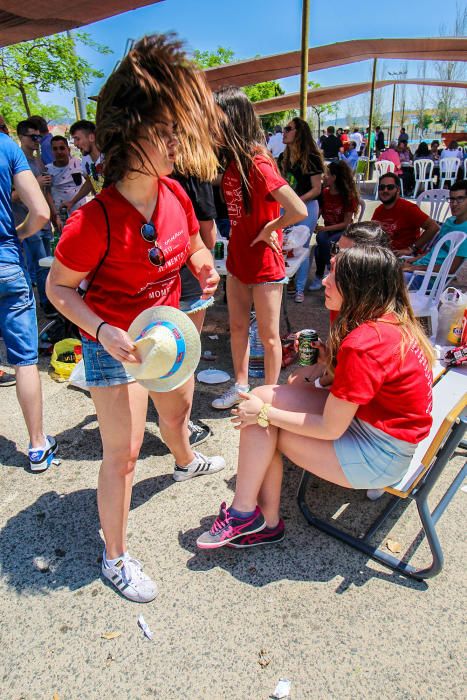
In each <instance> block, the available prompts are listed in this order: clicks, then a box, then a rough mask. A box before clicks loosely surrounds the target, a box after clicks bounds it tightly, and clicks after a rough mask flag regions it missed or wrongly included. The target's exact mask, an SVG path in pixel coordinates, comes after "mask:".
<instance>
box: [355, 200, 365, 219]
mask: <svg viewBox="0 0 467 700" xmlns="http://www.w3.org/2000/svg"><path fill="white" fill-rule="evenodd" d="M365 209H366V203H365V200H364V199H359V200H358V207H357V211H356V213H355V221H357V222H358V221H361V220H362V219H363V215H364V213H365Z"/></svg>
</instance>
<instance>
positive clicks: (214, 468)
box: [172, 452, 225, 481]
mask: <svg viewBox="0 0 467 700" xmlns="http://www.w3.org/2000/svg"><path fill="white" fill-rule="evenodd" d="M194 455H195V458H194V460H193V461H192V462H190V464H187V466H186V467H179V466H178V464H176V465H175V469H174V473H173V475H172V476H173V479H174V481H186V480H187V479H192V478H193V477H194V476H208V475H209V474H215V473H216V472H220V471H222V469H225V459H224V458H223V457H205V456H204V455H202V454H201V452H195V453H194Z"/></svg>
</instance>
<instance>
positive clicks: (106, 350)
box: [49, 35, 225, 602]
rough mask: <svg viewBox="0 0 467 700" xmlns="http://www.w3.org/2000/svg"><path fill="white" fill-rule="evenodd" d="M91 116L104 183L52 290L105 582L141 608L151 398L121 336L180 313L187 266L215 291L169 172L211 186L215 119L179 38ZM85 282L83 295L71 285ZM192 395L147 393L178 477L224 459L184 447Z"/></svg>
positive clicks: (139, 62)
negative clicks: (98, 441) (81, 431)
mask: <svg viewBox="0 0 467 700" xmlns="http://www.w3.org/2000/svg"><path fill="white" fill-rule="evenodd" d="M96 121H97V130H96V138H97V143H98V144H99V148H100V149H101V151H102V153H104V156H105V159H104V173H105V176H106V178H107V180H108V181H109V186H108V187H106V188H104V189H103V190H102V192H101V193H100V194H99V195H97V197H95V198H94V199H93V200H92V201H90V202H88V203H87V204H85V205H84V206H83V207H81V208H80V209H78V210H77V211H76V212H75V213H74V214H73V215H72V216H71V217H70V219H69V220H68V221H67V223H66V225H65V227H64V230H63V233H62V236H61V238H60V241H59V244H58V246H57V249H56V253H55V255H56V257H55V260H54V263H53V265H52V268H51V271H50V278H49V289H50V293H51V295H52V298H53V300H54V302H55V303H56V305H57V306H58V307H59V308H60V311H61V312H62V313H63V314H64V315H65V316H67V317H68V318H69V319H70V320H71V321H73V322H74V323H75V324H76V325H77V326H78V327H79V328H80V329H81V333H82V349H83V359H84V364H85V374H86V381H87V384H88V386H89V388H90V391H91V396H92V399H93V401H94V405H95V407H96V413H97V418H98V421H99V428H100V433H101V437H102V444H103V461H102V465H101V469H100V474H99V485H98V506H99V515H100V521H101V525H102V529H103V533H104V539H105V550H104V556H103V562H102V575H103V577H104V578H105V579H106V580H107V581H109V582H110V584H111V585H114V586H115V587H116V588H117V589H118V590H119V591H120V592H121V593H122V595H124V596H125V597H127V598H129V599H130V600H133V601H137V602H149V601H150V600H152V599H153V598H154V597H155V596H156V594H157V588H156V584H155V583H154V582H153V581H152V579H151V578H150V577H149V576H148V575H147V574H146V573H144V571H143V568H142V565H141V563H140V562H138V561H137V560H136V559H133V558H132V557H131V556H130V555H129V554H128V552H127V543H126V526H127V519H128V513H129V507H130V500H131V492H132V482H133V477H134V471H135V464H136V460H137V458H138V455H139V451H140V447H141V444H142V441H143V437H144V432H145V424H146V412H147V404H148V392H147V390H146V389H144V388H143V387H142V386H141V385H140V384H138V383H135V382H134V381H133V379H132V378H131V376H130V375H129V374H128V373H127V372H126V371H125V369H124V367H123V365H122V362H138V357H137V355H136V354H135V345H134V343H133V341H132V339H131V338H130V336H129V335H128V333H127V330H128V328H129V326H130V324H131V322H132V321H133V319H134V318H135V317H136V316H138V314H139V313H140V312H142V311H143V310H146V309H149V308H151V307H153V306H158V305H160V306H174V307H178V306H179V299H180V274H179V272H180V268H181V267H182V265H183V264H184V263H185V262H186V263H187V264H188V266H189V268H190V270H191V271H192V272H193V274H194V275H195V277H196V278H197V279H198V281H199V283H200V286H201V289H202V297H203V299H207V298H209V297H212V296H213V294H214V292H215V290H216V287H217V284H218V282H219V276H218V274H217V272H216V270H215V268H214V261H213V259H212V255H211V253H210V251H209V250H208V249H207V248H206V246H205V245H204V244H203V242H202V240H201V237H200V235H199V225H198V221H197V219H196V217H195V213H194V211H193V206H192V204H191V202H190V200H189V198H188V196H187V194H186V193H185V191H184V190H183V188H182V187H181V185H180V184H179V183H178V182H175V181H173V180H172V179H170V177H168V176H169V175H170V174H171V173H172V171H173V168H174V165H175V162H176V160H178V159H180V162H181V163H183V166H184V171H185V172H190V173H192V174H193V175H196V176H197V177H199V178H200V179H201V180H203V181H211V180H213V179H214V177H215V176H216V174H217V165H218V163H217V158H216V156H215V153H214V150H213V141H212V139H213V138H214V139H215V138H216V137H217V134H218V132H219V128H218V112H217V109H216V106H215V103H214V100H213V96H212V93H211V91H210V90H209V87H208V86H207V83H206V80H205V77H204V74H203V73H201V72H199V71H198V70H197V68H196V67H195V65H194V64H192V63H190V62H189V61H188V59H187V57H186V54H185V52H184V51H183V49H182V44H181V42H179V41H178V40H176V39H175V38H174V37H172V36H169V37H164V36H157V35H153V36H146V37H144V38H143V39H141V40H140V41H138V42H137V43H136V44H135V45H134V47H133V48H132V49H131V51H130V52H129V53H128V54H127V55H126V56H125V58H124V59H123V60H122V61H121V63H120V64H119V66H118V68H117V69H116V70H115V71H114V72H113V73H112V75H111V76H110V77H109V79H108V80H107V82H106V84H105V85H104V87H103V88H102V90H101V93H100V95H99V101H98V107H97V120H96ZM106 217H107V219H108V223H109V226H108V227H107V224H106ZM96 270H97V272H96ZM85 278H88V289H87V292H86V296H85V297H84V299H83V298H82V296H80V294H79V293H78V292H77V291H76V289H77V287H78V285H79V284H80V282H81V281H82V280H83V279H85ZM90 280H92V282H91V283H90V284H89V281H90ZM193 389H194V379H193V377H191V378H190V379H189V380H188V381H187V382H186V383H185V384H183V385H182V386H181V387H179V388H177V389H174V390H173V391H171V392H166V393H164V392H162V393H155V392H149V395H150V398H151V400H152V401H153V403H154V405H155V407H156V410H157V412H158V415H159V428H160V432H161V437H162V439H163V440H164V442H165V443H166V445H167V446H168V448H169V449H170V451H171V453H172V455H173V457H174V460H175V465H174V473H173V478H174V480H176V481H181V480H186V479H189V478H191V477H193V476H199V475H206V474H208V475H209V474H213V473H215V472H218V471H220V470H221V469H223V468H224V467H225V461H224V459H223V458H222V457H209V458H208V457H205V456H204V455H202V454H201V453H199V452H194V451H193V450H192V449H191V446H190V443H189V435H188V418H189V415H190V410H191V404H192V399H193Z"/></svg>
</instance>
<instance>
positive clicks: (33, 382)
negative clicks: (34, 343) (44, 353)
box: [15, 365, 44, 447]
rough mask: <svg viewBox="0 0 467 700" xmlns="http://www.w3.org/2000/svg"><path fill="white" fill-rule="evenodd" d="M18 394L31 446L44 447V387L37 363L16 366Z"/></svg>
mask: <svg viewBox="0 0 467 700" xmlns="http://www.w3.org/2000/svg"><path fill="white" fill-rule="evenodd" d="M15 371H16V396H17V397H18V403H19V405H20V406H21V410H22V412H23V416H24V421H25V423H26V427H27V429H28V433H29V440H30V441H31V447H43V445H44V429H43V425H42V389H41V379H40V376H39V371H38V369H37V365H24V366H16V367H15Z"/></svg>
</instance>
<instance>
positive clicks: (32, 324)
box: [0, 263, 38, 366]
mask: <svg viewBox="0 0 467 700" xmlns="http://www.w3.org/2000/svg"><path fill="white" fill-rule="evenodd" d="M0 332H1V334H2V336H3V340H4V341H5V345H6V352H7V359H8V362H9V363H10V364H12V365H16V366H18V365H19V366H23V365H35V364H37V359H38V348H37V344H38V340H37V317H36V301H35V299H34V294H33V292H32V288H31V283H30V281H29V277H28V273H27V272H26V270H25V269H24V268H23V267H22V266H21V265H19V264H18V263H0Z"/></svg>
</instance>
